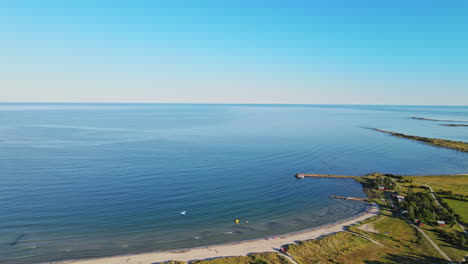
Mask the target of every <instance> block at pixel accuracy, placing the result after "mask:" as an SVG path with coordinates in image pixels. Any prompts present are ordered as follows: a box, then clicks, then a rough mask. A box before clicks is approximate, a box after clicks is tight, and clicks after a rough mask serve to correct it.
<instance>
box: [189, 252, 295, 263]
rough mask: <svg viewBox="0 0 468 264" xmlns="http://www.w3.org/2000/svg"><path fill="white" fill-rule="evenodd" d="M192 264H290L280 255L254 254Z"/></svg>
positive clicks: (197, 261)
mask: <svg viewBox="0 0 468 264" xmlns="http://www.w3.org/2000/svg"><path fill="white" fill-rule="evenodd" d="M190 264H290V263H289V261H288V260H287V259H286V258H284V257H283V256H281V255H279V254H278V253H254V254H250V255H248V256H240V257H225V258H215V259H210V260H196V261H192V262H190Z"/></svg>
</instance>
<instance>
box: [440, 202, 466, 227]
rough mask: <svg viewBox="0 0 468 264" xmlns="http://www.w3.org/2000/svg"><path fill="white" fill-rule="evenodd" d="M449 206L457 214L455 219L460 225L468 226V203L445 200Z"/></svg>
mask: <svg viewBox="0 0 468 264" xmlns="http://www.w3.org/2000/svg"><path fill="white" fill-rule="evenodd" d="M444 202H446V203H447V204H448V206H449V207H450V208H451V209H453V211H454V212H455V217H456V218H457V219H458V221H459V222H460V223H463V224H464V225H468V202H464V201H457V200H445V199H444Z"/></svg>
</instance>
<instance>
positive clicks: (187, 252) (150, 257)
mask: <svg viewBox="0 0 468 264" xmlns="http://www.w3.org/2000/svg"><path fill="white" fill-rule="evenodd" d="M378 211H379V209H378V207H377V206H372V207H370V208H369V209H368V210H367V211H366V212H364V213H361V214H359V215H357V216H356V217H354V218H352V219H348V220H346V221H343V222H339V223H334V224H330V225H327V226H322V227H318V228H316V229H311V230H306V231H303V232H298V233H293V234H287V235H282V236H277V237H272V238H268V239H257V240H250V241H244V242H239V243H233V244H223V245H213V246H207V247H199V248H193V249H184V250H177V251H162V252H150V253H142V254H135V255H124V256H114V257H106V258H95V259H84V260H73V261H65V262H58V263H61V264H102V263H106V264H155V263H159V262H165V261H168V260H179V261H191V260H200V259H208V258H218V257H227V256H245V255H247V254H249V253H256V252H275V251H277V250H278V249H279V248H280V247H281V246H282V245H285V244H291V243H295V241H303V240H310V239H315V238H318V237H320V236H324V235H329V234H333V233H336V232H340V231H343V230H344V229H345V227H346V226H350V225H353V224H356V223H357V222H360V221H363V220H365V219H367V218H370V217H372V216H375V215H376V214H377V213H378Z"/></svg>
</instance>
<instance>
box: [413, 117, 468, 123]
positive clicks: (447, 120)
mask: <svg viewBox="0 0 468 264" xmlns="http://www.w3.org/2000/svg"><path fill="white" fill-rule="evenodd" d="M410 118H411V119H416V120H424V121H446V122H468V121H466V120H449V119H433V118H424V117H417V116H410Z"/></svg>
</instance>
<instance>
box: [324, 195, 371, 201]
mask: <svg viewBox="0 0 468 264" xmlns="http://www.w3.org/2000/svg"><path fill="white" fill-rule="evenodd" d="M330 198H336V199H343V200H353V201H365V200H366V198H360V197H350V196H338V195H330Z"/></svg>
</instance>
